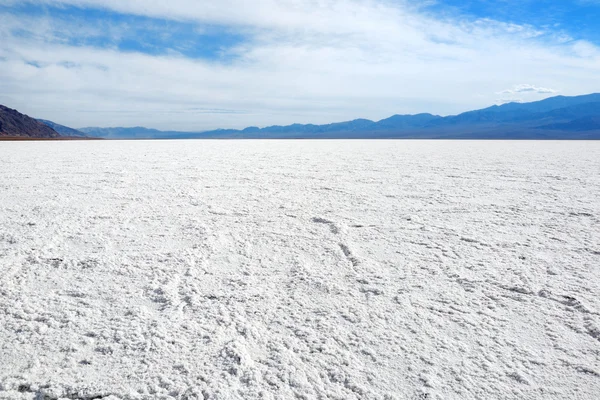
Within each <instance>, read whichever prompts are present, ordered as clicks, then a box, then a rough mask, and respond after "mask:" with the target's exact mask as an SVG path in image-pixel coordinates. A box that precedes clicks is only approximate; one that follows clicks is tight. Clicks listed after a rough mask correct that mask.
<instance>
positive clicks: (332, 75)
mask: <svg viewBox="0 0 600 400" xmlns="http://www.w3.org/2000/svg"><path fill="white" fill-rule="evenodd" d="M0 4H4V5H5V8H4V9H3V11H2V10H0V36H1V37H2V38H3V40H2V42H1V43H0V103H3V102H4V103H10V104H8V105H11V106H13V107H15V108H19V109H22V110H23V111H25V112H27V113H29V114H31V115H35V116H38V117H43V118H47V119H54V120H56V122H59V123H63V124H68V125H72V126H75V127H78V126H86V125H100V126H104V125H111V126H114V125H140V124H142V125H146V126H149V127H156V128H168V129H188V130H198V129H210V128H215V127H243V126H246V125H266V124H276V123H277V124H284V123H291V122H314V123H324V122H331V121H336V120H344V119H351V118H356V117H367V118H372V119H380V118H384V117H387V116H389V115H392V114H395V113H416V112H423V111H430V112H435V113H439V114H450V113H455V112H460V111H463V110H467V109H470V108H475V107H479V106H487V105H489V104H492V103H494V102H495V101H496V94H497V93H498V92H499V91H502V88H507V87H510V88H511V89H507V90H505V91H503V92H502V93H503V94H517V93H519V94H527V95H528V96H531V98H532V99H536V98H542V97H544V96H548V95H551V94H553V93H555V92H554V91H551V90H552V89H548V88H549V87H552V88H560V89H561V93H564V94H579V93H583V92H589V91H600V82H598V80H597V79H595V77H596V76H597V73H598V68H599V65H600V55H599V53H598V49H597V47H595V45H593V44H591V43H582V42H573V41H559V40H556V38H555V37H553V36H552V35H548V34H546V33H545V32H541V31H540V30H539V29H537V28H535V27H532V26H527V25H516V24H512V23H505V22H502V21H494V20H490V19H485V18H483V19H481V18H478V19H476V20H468V19H455V18H448V17H439V16H434V15H431V14H429V13H427V12H424V11H423V10H422V9H420V8H418V7H415V6H411V5H408V3H404V2H391V1H387V0H380V1H376V0H280V1H275V0H257V1H255V2H252V3H251V4H250V3H248V2H247V1H242V0H223V1H221V2H214V1H195V0H194V1H192V0H171V1H169V2H163V1H154V0H146V1H144V2H141V1H139V0H118V1H117V0H106V1H99V0H40V1H30V2H28V3H27V2H24V1H23V0H19V1H18V2H17V1H13V0H0ZM23 4H30V6H34V7H38V8H40V9H43V10H44V12H41V13H37V14H34V13H30V15H29V16H28V17H25V16H23V15H19V14H17V13H15V12H11V7H12V8H13V9H15V8H17V7H22V6H23ZM56 7H77V8H81V10H80V11H81V12H80V13H79V14H77V13H74V15H80V19H78V18H71V19H67V20H66V21H65V19H64V18H63V19H61V18H60V17H57V15H60V13H57V12H56V10H55V8H56ZM90 7H91V8H93V10H94V11H93V12H94V13H96V14H95V15H96V17H93V18H91V17H89V16H88V17H85V16H84V15H82V14H85V13H86V12H88V11H89V10H90ZM99 10H100V11H99ZM101 10H105V11H101ZM106 10H110V11H106ZM89 12H91V11H89ZM98 13H100V14H98ZM102 13H113V14H114V13H117V14H118V15H121V16H122V17H118V16H117V17H114V18H112V17H111V18H112V21H113V22H112V25H111V26H110V28H109V27H107V25H106V23H105V22H102V21H106V20H107V19H106V18H101V16H102ZM139 18H143V19H144V21H146V22H145V23H146V26H147V27H148V28H144V29H145V31H144V32H145V33H144V35H142V36H140V35H139V29H140V28H139V27H135V26H134V27H133V28H132V27H131V25H130V24H131V21H134V25H137V22H139V21H140V19H139ZM82 19H83V20H82ZM136 21H137V22H136ZM83 22H85V24H83ZM190 27H192V29H190ZM215 27H217V28H215ZM178 29H184V30H185V32H186V33H185V35H182V36H180V37H175V38H173V32H174V31H177V30H178ZM211 29H212V30H214V29H218V30H219V32H217V34H216V36H217V37H212V38H211V37H210V35H209V37H208V39H207V41H208V42H211V43H214V42H215V41H218V40H219V39H218V38H219V37H221V38H222V37H223V35H224V34H225V33H223V35H221V32H226V33H227V34H228V35H231V36H232V37H239V38H240V39H239V40H232V41H229V42H226V43H222V46H220V47H219V49H218V51H217V52H224V53H226V54H225V57H221V56H218V55H215V53H214V52H213V53H206V54H200V53H197V52H194V46H196V45H198V43H199V41H201V40H202V35H205V36H206V35H207V32H209V33H210V31H211ZM191 31H193V32H191ZM160 35H165V36H166V37H167V39H165V40H162V41H161V40H159V39H156V38H157V37H158V36H160ZM169 35H171V36H170V37H169ZM81 37H87V38H90V39H89V40H82V39H81ZM78 38H79V39H78ZM136 38H137V40H138V41H141V42H145V43H146V44H153V45H155V46H158V49H155V50H154V51H151V50H148V49H146V48H144V47H143V46H141V45H139V46H133V45H132V46H129V47H127V46H121V45H119V44H120V43H122V42H124V41H127V40H133V39H136ZM186 47H187V49H186ZM190 48H191V50H190ZM515 82H539V83H540V84H543V85H544V87H537V86H534V85H517V86H513V85H514V83H515ZM505 97H511V96H505ZM192 109H197V111H196V112H194V111H193V110H192ZM86 110H93V111H94V112H85V111H86ZM115 110H121V111H124V112H121V113H115V112H114V111H115ZM211 110H214V111H213V112H211ZM219 110H244V112H241V113H230V112H222V111H219ZM174 114H177V115H178V116H177V118H173V115H174Z"/></svg>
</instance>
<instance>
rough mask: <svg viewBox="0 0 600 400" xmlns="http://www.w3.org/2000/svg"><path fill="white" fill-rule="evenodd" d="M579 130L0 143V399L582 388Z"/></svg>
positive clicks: (509, 395)
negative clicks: (387, 137) (433, 137)
mask: <svg viewBox="0 0 600 400" xmlns="http://www.w3.org/2000/svg"><path fill="white" fill-rule="evenodd" d="M598 171H600V143H597V142H468V141H453V142H441V141H437V142H434V141H174V142H171V141H155V142H144V141H135V142H108V141H107V142H61V143H57V142H51V143H50V142H39V143H19V142H12V143H3V144H2V145H1V146H0V268H1V271H0V272H1V274H0V399H112V400H115V399H154V398H158V399H171V398H175V399H290V398H299V399H313V398H314V399H317V398H320V399H597V398H598V394H599V393H600V296H598V293H600V279H599V278H600V269H599V265H600V258H599V254H600V223H599V222H600V221H599V218H600V201H599V199H600V174H599V173H598Z"/></svg>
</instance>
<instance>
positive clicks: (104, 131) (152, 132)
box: [79, 126, 202, 139]
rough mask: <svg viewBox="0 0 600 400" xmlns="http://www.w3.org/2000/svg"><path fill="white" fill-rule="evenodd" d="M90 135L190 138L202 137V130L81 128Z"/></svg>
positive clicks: (134, 137) (132, 137)
mask: <svg viewBox="0 0 600 400" xmlns="http://www.w3.org/2000/svg"><path fill="white" fill-rule="evenodd" d="M79 130H80V131H81V132H84V133H85V134H86V135H88V136H93V137H98V138H103V139H190V138H197V137H202V133H200V132H178V131H159V130H156V129H148V128H143V127H141V126H137V127H134V128H96V127H89V128H80V129H79Z"/></svg>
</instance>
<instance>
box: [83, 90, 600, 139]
mask: <svg viewBox="0 0 600 400" xmlns="http://www.w3.org/2000/svg"><path fill="white" fill-rule="evenodd" d="M80 130H81V131H83V132H85V133H86V134H88V135H90V136H96V137H102V138H108V139H141V138H144V139H192V138H206V139H208V138H222V139H233V138H242V139H283V138H290V139H291V138H296V139H344V138H347V139H384V138H388V139H400V138H406V139H408V138H410V139H600V94H598V93H596V94H589V95H584V96H574V97H566V96H556V97H551V98H548V99H545V100H541V101H536V102H532V103H508V104H503V105H496V106H492V107H488V108H484V109H482V110H475V111H468V112H465V113H462V114H459V115H453V116H448V117H441V116H438V115H432V114H416V115H394V116H391V117H389V118H386V119H383V120H381V121H377V122H375V121H371V120H368V119H356V120H352V121H346V122H338V123H332V124H325V125H313V124H306V125H304V124H292V125H287V126H279V125H275V126H269V127H265V128H258V127H248V128H246V129H242V130H237V129H218V130H213V131H205V132H178V131H157V130H154V129H146V128H141V127H137V128H82V129H80Z"/></svg>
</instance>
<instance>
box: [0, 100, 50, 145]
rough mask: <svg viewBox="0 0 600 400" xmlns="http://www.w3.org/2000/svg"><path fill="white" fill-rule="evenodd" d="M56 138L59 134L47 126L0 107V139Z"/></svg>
mask: <svg viewBox="0 0 600 400" xmlns="http://www.w3.org/2000/svg"><path fill="white" fill-rule="evenodd" d="M9 137H15V138H44V139H49V138H57V137H60V134H59V133H58V132H56V131H55V130H54V129H52V128H50V127H49V126H47V125H45V124H43V123H41V122H39V121H37V120H35V119H33V118H31V117H28V116H27V115H25V114H21V113H20V112H18V111H17V110H13V109H12V108H8V107H5V106H3V105H0V138H9Z"/></svg>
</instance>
